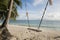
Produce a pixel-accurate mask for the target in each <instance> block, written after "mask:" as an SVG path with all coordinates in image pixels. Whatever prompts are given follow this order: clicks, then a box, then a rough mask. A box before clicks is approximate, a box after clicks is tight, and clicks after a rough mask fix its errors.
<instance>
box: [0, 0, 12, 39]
mask: <svg viewBox="0 0 60 40" xmlns="http://www.w3.org/2000/svg"><path fill="white" fill-rule="evenodd" d="M12 6H13V0H10V1H9V6H8V11H7V16H6V18H5V20H4V22H3V24H2V26H1V27H0V30H1V33H0V40H9V39H8V37H11V34H10V32H9V31H8V29H7V24H8V21H9V18H10V16H11V11H12Z"/></svg>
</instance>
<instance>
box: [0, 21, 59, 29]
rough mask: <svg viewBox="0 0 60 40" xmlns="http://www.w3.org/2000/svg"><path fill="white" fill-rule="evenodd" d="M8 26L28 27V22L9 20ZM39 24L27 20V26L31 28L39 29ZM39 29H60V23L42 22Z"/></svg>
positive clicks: (38, 22)
mask: <svg viewBox="0 0 60 40" xmlns="http://www.w3.org/2000/svg"><path fill="white" fill-rule="evenodd" d="M0 22H1V21H0ZM9 24H13V25H21V26H28V21H27V20H10V21H9ZM39 24H40V20H29V25H30V26H31V27H39ZM40 27H41V28H50V29H60V21H55V20H43V21H42V23H41V26H40Z"/></svg>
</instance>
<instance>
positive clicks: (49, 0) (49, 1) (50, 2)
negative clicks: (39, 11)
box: [38, 0, 52, 29]
mask: <svg viewBox="0 0 60 40" xmlns="http://www.w3.org/2000/svg"><path fill="white" fill-rule="evenodd" d="M48 3H49V4H50V5H52V0H48V1H47V3H46V6H45V9H44V11H43V15H42V18H41V20H40V24H39V27H38V29H39V28H40V27H41V23H42V21H43V17H44V15H45V12H46V9H47V6H48Z"/></svg>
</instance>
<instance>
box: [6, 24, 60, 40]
mask: <svg viewBox="0 0 60 40" xmlns="http://www.w3.org/2000/svg"><path fill="white" fill-rule="evenodd" d="M7 28H8V30H9V32H10V33H11V34H12V35H14V36H15V37H16V38H14V37H13V38H12V39H11V40H16V39H18V40H60V31H59V30H50V29H46V28H40V30H42V32H36V31H32V30H28V29H27V28H28V27H26V26H17V25H9V26H8V27H7Z"/></svg>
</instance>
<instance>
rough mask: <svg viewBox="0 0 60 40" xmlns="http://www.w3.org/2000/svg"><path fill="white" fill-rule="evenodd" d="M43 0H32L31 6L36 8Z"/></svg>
mask: <svg viewBox="0 0 60 40" xmlns="http://www.w3.org/2000/svg"><path fill="white" fill-rule="evenodd" d="M42 2H43V0H34V2H33V5H34V6H37V5H38V4H40V3H41V4H42Z"/></svg>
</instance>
